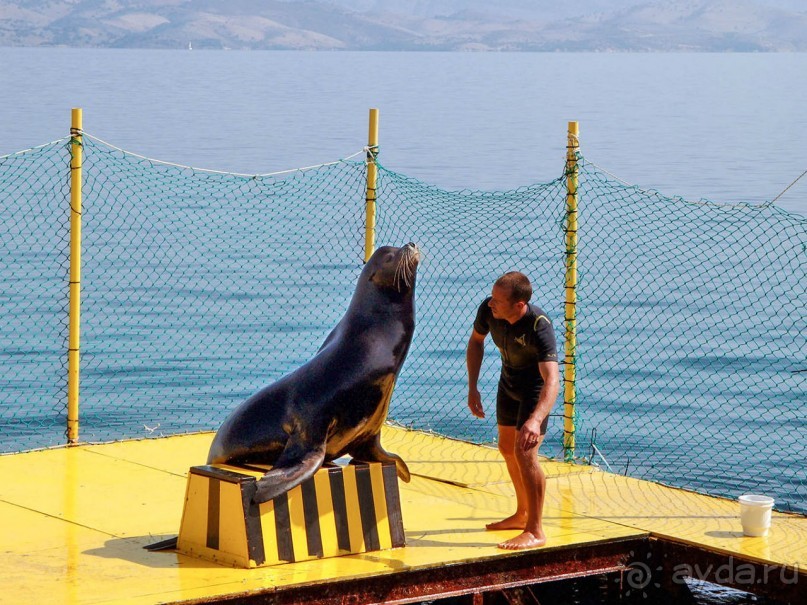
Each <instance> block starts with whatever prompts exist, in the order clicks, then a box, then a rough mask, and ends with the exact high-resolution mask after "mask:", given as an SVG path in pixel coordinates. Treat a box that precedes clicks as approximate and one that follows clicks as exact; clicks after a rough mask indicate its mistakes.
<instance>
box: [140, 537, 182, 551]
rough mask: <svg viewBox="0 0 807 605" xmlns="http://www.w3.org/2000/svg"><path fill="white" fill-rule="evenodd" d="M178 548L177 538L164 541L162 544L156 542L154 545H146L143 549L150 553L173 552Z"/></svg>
mask: <svg viewBox="0 0 807 605" xmlns="http://www.w3.org/2000/svg"><path fill="white" fill-rule="evenodd" d="M176 547H177V536H174V537H173V538H168V539H167V540H162V541H161V542H155V543H154V544H146V545H145V546H144V547H143V548H145V549H146V550H148V551H151V552H156V551H159V550H171V549H172V548H176Z"/></svg>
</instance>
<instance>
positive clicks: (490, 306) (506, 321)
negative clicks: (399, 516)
mask: <svg viewBox="0 0 807 605" xmlns="http://www.w3.org/2000/svg"><path fill="white" fill-rule="evenodd" d="M531 297H532V285H531V284H530V281H529V279H527V276H526V275H524V274H523V273H518V272H517V271H511V272H509V273H506V274H504V275H503V276H502V277H500V278H499V279H498V280H496V283H495V284H494V285H493V292H492V296H490V297H489V298H487V299H485V301H484V302H483V303H482V304H481V305H480V307H479V310H478V311H477V314H476V320H475V321H474V327H473V331H472V332H471V339H470V340H469V341H468V349H467V351H466V362H467V365H468V407H469V408H470V409H471V413H472V414H473V415H474V416H476V417H478V418H484V417H485V411H484V409H483V407H482V399H481V397H480V395H479V389H478V388H477V382H478V379H479V370H480V368H481V367H482V358H483V356H484V353H485V337H486V336H487V334H488V333H490V335H491V336H492V337H493V342H494V344H495V345H496V346H497V347H498V348H499V352H500V353H501V356H502V371H501V376H500V378H499V390H498V393H497V396H496V423H497V424H498V428H499V451H500V452H501V453H502V455H503V456H504V460H505V462H506V463H507V471H508V473H509V474H510V479H511V480H512V481H513V486H514V487H515V491H516V512H515V513H514V514H513V515H511V516H509V517H507V518H506V519H503V520H502V521H498V522H496V523H490V524H488V525H487V529H489V530H501V529H520V530H521V531H522V533H520V534H519V535H518V536H516V537H515V538H512V539H510V540H507V541H505V542H502V543H501V544H499V548H506V549H509V550H519V549H523V548H533V547H536V546H543V545H544V544H545V543H546V535H545V534H544V530H543V527H542V525H541V519H542V513H543V506H544V492H545V490H546V476H545V475H544V472H543V470H542V469H541V466H540V465H539V464H538V448H539V447H541V442H542V441H543V440H544V435H545V434H546V427H547V424H548V421H549V412H550V411H551V410H552V406H553V405H554V403H555V399H556V398H557V396H558V391H559V389H560V378H559V373H558V353H557V347H556V344H555V332H554V330H553V328H552V322H551V321H550V320H549V318H548V317H547V315H546V314H545V313H544V312H543V311H542V310H541V309H539V308H538V307H536V306H535V305H531V304H529V300H530V298H531Z"/></svg>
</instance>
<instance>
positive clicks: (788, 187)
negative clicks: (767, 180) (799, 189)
mask: <svg viewBox="0 0 807 605" xmlns="http://www.w3.org/2000/svg"><path fill="white" fill-rule="evenodd" d="M805 174H807V170H805V171H804V172H802V173H801V174H800V175H799V176H798V177H797V178H796V180H795V181H793V182H792V183H790V185H788V186H787V187H785V190H784V191H782V193H780V194H779V195H777V196H776V197H775V198H773V199H772V200H771V204H773V203H774V202H775V201H776V200H778V199H779V198H780V197H782V196H783V195H784V194H785V193H787V190H788V189H790V188H791V187H792V186H793V185H795V184H796V183H798V182H799V181H800V180H801V177H803V176H804V175H805Z"/></svg>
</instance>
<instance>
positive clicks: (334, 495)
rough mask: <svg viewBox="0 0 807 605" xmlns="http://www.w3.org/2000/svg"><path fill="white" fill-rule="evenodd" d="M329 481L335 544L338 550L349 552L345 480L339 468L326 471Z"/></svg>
mask: <svg viewBox="0 0 807 605" xmlns="http://www.w3.org/2000/svg"><path fill="white" fill-rule="evenodd" d="M328 478H329V479H330V481H331V500H333V516H334V521H335V522H336V543H337V544H338V545H339V550H345V551H348V552H350V530H349V529H348V518H347V502H346V501H345V478H344V477H343V476H342V469H341V467H339V468H335V469H333V470H331V469H328Z"/></svg>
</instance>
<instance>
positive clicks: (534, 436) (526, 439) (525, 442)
mask: <svg viewBox="0 0 807 605" xmlns="http://www.w3.org/2000/svg"><path fill="white" fill-rule="evenodd" d="M542 423H543V418H528V419H527V421H526V422H525V423H524V425H523V426H522V427H521V429H520V430H519V431H518V446H519V447H520V448H521V449H523V450H530V449H532V448H534V447H535V446H536V445H539V444H540V443H541V438H542V435H541V424H542Z"/></svg>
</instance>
